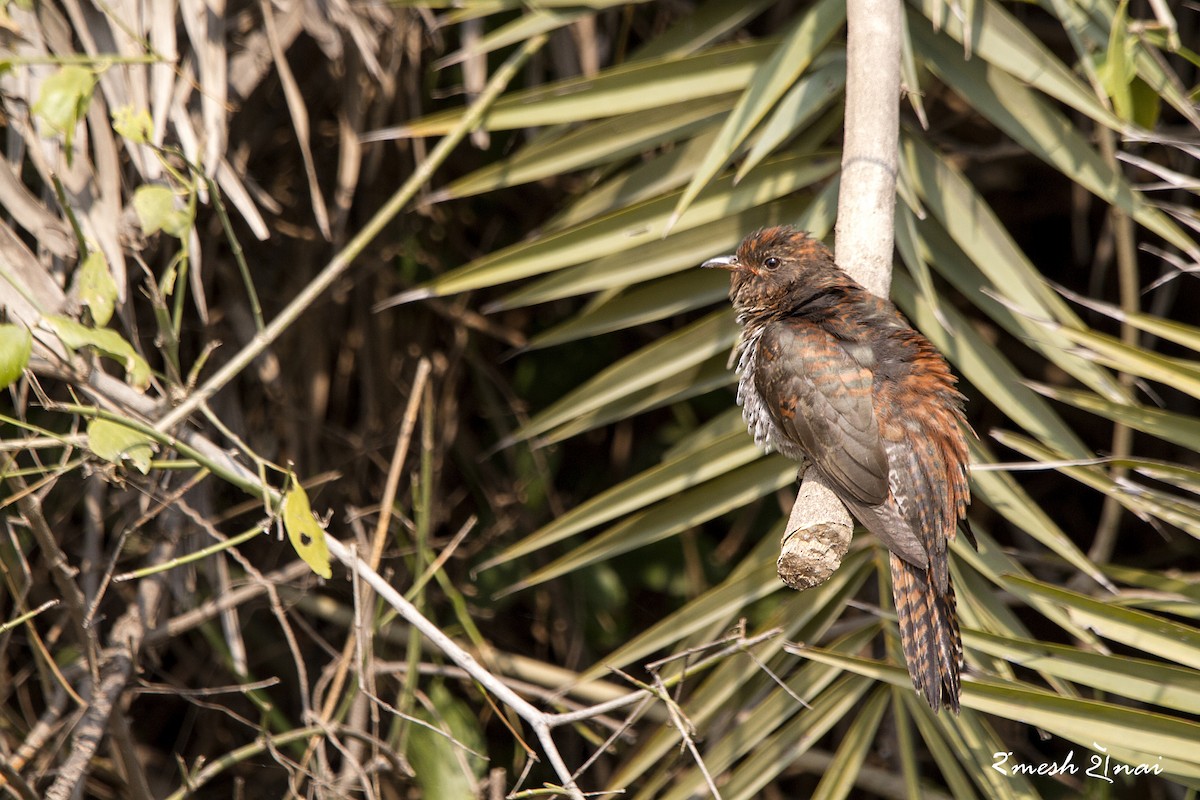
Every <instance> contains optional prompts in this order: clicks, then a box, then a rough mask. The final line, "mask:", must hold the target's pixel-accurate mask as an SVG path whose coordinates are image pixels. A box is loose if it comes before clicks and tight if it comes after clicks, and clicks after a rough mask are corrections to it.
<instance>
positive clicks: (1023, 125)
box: [911, 23, 1196, 252]
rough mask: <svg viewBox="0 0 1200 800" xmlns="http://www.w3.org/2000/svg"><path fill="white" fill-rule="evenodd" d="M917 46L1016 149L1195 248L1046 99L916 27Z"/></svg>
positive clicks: (1181, 245)
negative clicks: (964, 55)
mask: <svg viewBox="0 0 1200 800" xmlns="http://www.w3.org/2000/svg"><path fill="white" fill-rule="evenodd" d="M911 30H912V34H913V38H914V41H915V42H917V43H918V46H919V47H920V49H921V52H922V53H923V54H924V55H925V56H926V59H927V62H926V63H927V64H928V65H929V67H930V68H931V69H932V70H934V72H935V73H936V74H937V75H938V77H939V78H941V80H943V81H944V82H945V83H946V84H947V85H948V86H950V87H951V88H953V89H954V91H955V92H957V93H958V94H959V95H960V96H961V97H963V98H964V99H966V100H967V102H968V103H970V105H971V107H972V108H973V109H975V110H976V111H978V112H979V113H980V114H983V115H984V116H985V117H987V118H988V119H989V120H990V121H991V122H992V124H994V125H995V126H996V127H998V128H1000V129H1001V130H1002V131H1004V132H1005V133H1006V134H1008V135H1009V136H1010V137H1012V139H1013V140H1014V141H1016V142H1017V144H1019V145H1021V146H1022V147H1024V148H1025V149H1027V150H1028V151H1029V152H1030V153H1032V154H1034V155H1035V156H1037V157H1038V158H1040V159H1042V160H1043V161H1045V162H1046V163H1047V164H1050V165H1051V166H1052V167H1054V168H1055V169H1057V170H1059V171H1060V172H1062V173H1063V174H1064V175H1066V176H1067V177H1069V178H1070V179H1071V180H1073V181H1074V182H1075V183H1078V184H1079V185H1080V186H1082V187H1084V188H1085V189H1087V190H1088V191H1089V192H1091V193H1092V194H1094V195H1096V196H1097V197H1099V198H1101V199H1102V200H1104V201H1105V202H1108V203H1111V204H1113V205H1115V206H1117V207H1119V208H1120V209H1122V210H1123V211H1125V212H1126V213H1127V214H1129V215H1130V216H1132V217H1133V218H1134V219H1136V220H1137V221H1138V222H1139V223H1140V224H1141V225H1143V226H1144V227H1146V228H1148V229H1149V230H1151V231H1153V232H1154V233H1156V234H1158V235H1159V236H1161V237H1163V238H1164V239H1166V240H1167V241H1168V242H1170V243H1171V244H1173V245H1175V246H1176V247H1179V248H1180V249H1182V250H1184V251H1186V252H1193V251H1195V250H1196V244H1195V242H1193V241H1192V240H1191V238H1190V237H1189V236H1188V235H1187V234H1186V233H1184V232H1183V231H1182V230H1181V229H1180V228H1179V226H1178V225H1176V224H1175V223H1174V222H1172V221H1171V220H1170V218H1169V217H1167V215H1166V214H1164V213H1163V212H1162V211H1160V210H1158V209H1156V208H1153V207H1151V206H1150V205H1149V204H1148V203H1147V202H1146V201H1145V199H1144V198H1143V197H1142V196H1141V194H1140V193H1138V192H1136V191H1134V190H1133V188H1132V187H1131V186H1130V184H1129V182H1128V181H1127V180H1126V179H1125V177H1124V176H1123V175H1122V174H1121V172H1120V171H1118V170H1117V169H1115V168H1114V167H1113V166H1111V165H1109V164H1108V163H1106V162H1105V161H1104V159H1103V158H1101V157H1100V155H1099V153H1097V152H1096V151H1095V149H1094V148H1093V147H1092V146H1091V143H1090V142H1089V141H1088V140H1087V139H1086V138H1085V137H1084V136H1083V134H1082V133H1080V132H1079V131H1078V130H1077V129H1076V127H1075V126H1074V125H1073V124H1072V123H1071V121H1070V120H1069V119H1067V118H1066V116H1064V115H1063V114H1062V112H1060V111H1059V110H1058V109H1056V108H1054V107H1053V105H1052V104H1051V103H1049V102H1048V101H1047V100H1046V99H1045V98H1044V97H1043V96H1042V95H1041V94H1039V93H1038V92H1036V91H1034V90H1033V89H1030V88H1029V87H1028V86H1026V85H1025V84H1024V83H1023V82H1022V81H1019V80H1017V79H1015V78H1013V77H1012V76H1010V75H1008V74H1007V73H1004V72H1002V71H1000V70H999V69H996V68H994V67H992V66H991V65H989V64H987V63H986V62H983V61H981V60H979V59H972V60H970V61H964V60H963V59H962V56H961V54H960V53H958V52H957V51H956V50H955V48H954V47H953V45H952V43H951V42H950V41H948V40H947V39H946V38H945V37H942V36H937V35H935V34H933V33H932V32H931V31H930V30H929V26H928V25H927V24H924V23H914V24H912V25H911Z"/></svg>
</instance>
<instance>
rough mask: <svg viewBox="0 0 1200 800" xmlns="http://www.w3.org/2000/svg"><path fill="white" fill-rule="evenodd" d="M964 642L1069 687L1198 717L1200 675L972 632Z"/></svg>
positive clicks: (1137, 660)
mask: <svg viewBox="0 0 1200 800" xmlns="http://www.w3.org/2000/svg"><path fill="white" fill-rule="evenodd" d="M963 641H964V642H965V644H967V645H968V646H969V647H970V648H971V649H972V650H982V651H984V652H987V653H991V654H992V655H994V656H996V657H997V658H1003V659H1005V660H1007V661H1010V662H1012V663H1013V664H1017V665H1020V666H1022V667H1025V668H1027V669H1032V670H1037V671H1038V672H1040V673H1043V674H1049V675H1057V676H1059V677H1062V678H1065V679H1067V680H1069V681H1071V682H1072V683H1077V684H1081V685H1083V686H1091V687H1092V688H1094V689H1098V690H1100V691H1102V692H1105V693H1108V694H1113V695H1117V696H1119V697H1128V698H1130V699H1132V700H1137V701H1139V702H1142V703H1151V704H1153V705H1157V706H1161V707H1163V708H1166V709H1172V710H1176V711H1182V712H1184V713H1188V714H1200V672H1197V671H1196V670H1193V669H1183V668H1180V667H1174V666H1170V665H1168V664H1162V663H1159V662H1156V661H1148V660H1146V659H1141V658H1132V657H1130V656H1124V655H1121V656H1117V655H1110V654H1105V653H1090V652H1087V651H1085V650H1082V649H1080V648H1078V647H1068V646H1067V645H1060V644H1051V643H1048V642H1039V641H1035V640H1032V639H1018V638H1014V637H1010V636H993V635H991V634H986V633H982V632H980V631H972V630H965V631H963Z"/></svg>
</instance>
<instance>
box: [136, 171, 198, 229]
mask: <svg viewBox="0 0 1200 800" xmlns="http://www.w3.org/2000/svg"><path fill="white" fill-rule="evenodd" d="M133 210H134V211H135V212H137V216H138V222H140V223H141V225H142V231H143V232H144V233H145V234H146V235H147V236H150V235H152V234H155V233H157V232H158V231H163V232H165V233H167V234H169V235H171V236H174V237H175V238H177V239H182V238H183V237H184V236H186V235H187V232H188V229H189V228H191V226H192V215H191V213H190V212H189V211H188V210H187V209H183V208H176V207H175V193H174V192H172V191H171V190H170V189H169V188H167V187H166V186H160V185H158V184H151V185H147V186H139V187H138V188H137V191H136V192H134V194H133Z"/></svg>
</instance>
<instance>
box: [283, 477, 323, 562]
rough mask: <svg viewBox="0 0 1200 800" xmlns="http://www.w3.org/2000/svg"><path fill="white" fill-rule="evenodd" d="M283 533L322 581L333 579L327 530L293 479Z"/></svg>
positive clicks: (286, 497)
mask: <svg viewBox="0 0 1200 800" xmlns="http://www.w3.org/2000/svg"><path fill="white" fill-rule="evenodd" d="M283 529H284V530H285V531H287V535H288V539H289V540H290V541H291V543H292V547H294V548H295V549H296V554H297V555H299V556H300V558H301V559H302V560H303V561H304V563H305V564H308V566H309V567H311V568H312V571H313V572H315V573H317V574H318V575H320V576H321V577H322V578H326V579H328V578H331V577H333V570H332V569H331V568H330V565H329V547H328V545H326V544H325V529H324V528H322V527H321V526H320V524H319V523H318V522H317V519H316V517H314V516H313V513H312V506H310V505H309V503H308V492H306V491H304V487H303V486H301V485H300V483H299V482H298V481H296V480H295V479H294V478H293V480H292V488H291V489H289V490H288V493H287V494H286V495H284V498H283Z"/></svg>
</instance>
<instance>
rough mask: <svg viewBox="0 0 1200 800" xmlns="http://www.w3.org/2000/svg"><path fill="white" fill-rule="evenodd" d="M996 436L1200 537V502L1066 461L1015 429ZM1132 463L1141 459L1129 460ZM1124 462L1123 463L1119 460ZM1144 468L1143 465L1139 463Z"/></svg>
mask: <svg viewBox="0 0 1200 800" xmlns="http://www.w3.org/2000/svg"><path fill="white" fill-rule="evenodd" d="M992 437H993V438H995V439H996V441H998V442H1000V443H1001V444H1003V445H1004V446H1005V447H1011V448H1012V449H1013V450H1016V451H1017V452H1018V453H1021V454H1022V455H1025V456H1028V457H1029V458H1033V459H1035V460H1037V461H1045V462H1051V463H1053V464H1054V468H1055V469H1057V470H1058V471H1059V472H1062V473H1063V474H1064V475H1068V476H1070V477H1072V478H1074V479H1075V480H1077V481H1079V482H1080V483H1083V484H1084V485H1086V486H1090V487H1091V488H1093V489H1095V490H1096V491H1097V492H1099V493H1100V494H1103V495H1106V496H1109V497H1112V498H1113V499H1115V500H1116V501H1117V502H1119V503H1120V504H1121V505H1123V506H1125V507H1126V508H1128V509H1129V510H1130V511H1132V512H1133V513H1134V514H1135V515H1137V516H1138V517H1139V518H1141V519H1147V518H1149V517H1158V518H1159V519H1161V520H1163V521H1164V522H1167V523H1170V524H1171V525H1174V526H1176V527H1177V528H1179V529H1181V530H1183V531H1186V532H1187V533H1189V534H1191V535H1192V536H1195V537H1197V538H1200V505H1197V504H1196V503H1192V502H1188V501H1185V500H1183V499H1181V498H1178V497H1175V496H1172V495H1167V494H1165V493H1163V492H1159V491H1156V490H1154V489H1151V488H1149V487H1147V486H1140V485H1137V484H1134V483H1133V482H1132V481H1129V480H1128V479H1126V480H1123V481H1121V482H1118V481H1116V480H1115V479H1114V478H1113V477H1112V476H1111V475H1109V474H1108V472H1107V471H1106V470H1104V469H1103V468H1101V467H1098V466H1094V465H1090V464H1078V465H1074V464H1070V463H1067V464H1063V463H1060V462H1059V459H1058V457H1057V455H1056V454H1054V453H1053V452H1051V451H1049V450H1047V449H1046V448H1044V447H1042V446H1041V445H1040V444H1038V443H1036V442H1034V441H1032V440H1030V439H1027V438H1026V437H1024V436H1020V435H1018V434H1015V433H1012V432H1011V431H1003V430H994V431H992ZM1129 464H1130V465H1131V466H1133V465H1137V462H1134V461H1132V460H1131V461H1129ZM1116 466H1120V464H1116ZM1139 468H1141V467H1139Z"/></svg>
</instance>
